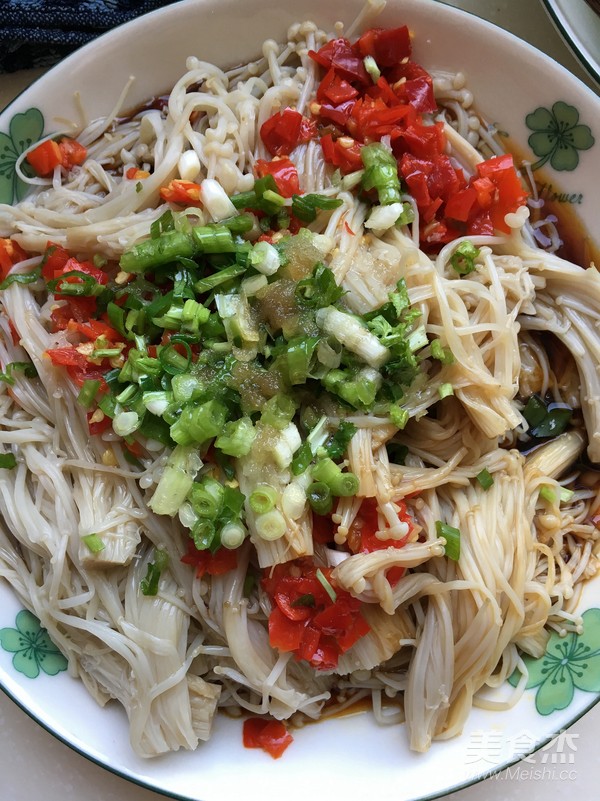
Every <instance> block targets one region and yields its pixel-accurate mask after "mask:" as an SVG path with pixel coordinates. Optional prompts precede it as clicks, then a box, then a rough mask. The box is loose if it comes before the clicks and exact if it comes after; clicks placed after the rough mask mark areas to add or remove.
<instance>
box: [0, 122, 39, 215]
mask: <svg viewBox="0 0 600 801" xmlns="http://www.w3.org/2000/svg"><path fill="white" fill-rule="evenodd" d="M43 134H44V116H43V114H42V112H41V111H40V110H39V109H37V108H30V109H27V111H25V112H23V113H22V114H15V115H14V117H13V118H12V119H11V121H10V124H9V127H8V133H2V132H1V131H0V203H14V202H17V201H19V200H23V198H24V197H25V195H26V194H27V192H28V191H29V186H28V185H27V184H26V183H25V182H24V181H22V180H21V178H19V176H18V175H17V170H16V162H17V160H18V158H19V156H20V155H21V153H23V152H24V151H25V150H27V148H29V147H31V145H33V144H34V143H35V142H37V141H39V140H40V139H41V138H42V136H43ZM21 170H22V171H23V172H24V173H25V174H26V175H33V172H32V171H31V169H30V167H29V165H28V164H27V163H26V162H23V164H22V165H21Z"/></svg>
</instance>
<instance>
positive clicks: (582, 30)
mask: <svg viewBox="0 0 600 801" xmlns="http://www.w3.org/2000/svg"><path fill="white" fill-rule="evenodd" d="M542 2H543V3H544V5H545V7H546V11H547V12H548V14H549V15H550V19H551V20H552V21H553V22H554V24H555V25H556V27H557V28H558V31H559V33H560V34H562V36H563V37H564V38H565V40H566V42H567V44H568V45H569V46H570V48H571V50H572V51H573V52H574V54H575V56H576V57H577V58H578V59H579V60H580V61H581V63H582V64H583V66H584V67H585V68H586V69H587V71H588V72H589V73H590V75H591V76H592V78H593V79H594V80H595V81H597V82H598V84H600V15H598V14H595V13H594V12H593V11H592V9H591V8H590V7H589V6H588V4H587V3H586V2H585V0H542Z"/></svg>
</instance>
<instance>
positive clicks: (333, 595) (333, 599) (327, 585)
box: [315, 567, 337, 603]
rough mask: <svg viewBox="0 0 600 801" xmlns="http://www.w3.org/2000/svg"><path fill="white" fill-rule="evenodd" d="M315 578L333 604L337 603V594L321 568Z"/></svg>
mask: <svg viewBox="0 0 600 801" xmlns="http://www.w3.org/2000/svg"><path fill="white" fill-rule="evenodd" d="M315 576H316V578H317V581H318V582H319V584H320V585H321V586H322V587H323V589H324V590H325V592H326V593H327V595H329V597H330V599H331V602H332V603H335V602H336V601H337V593H336V591H335V590H334V589H333V587H332V586H331V583H330V582H329V580H328V579H327V577H326V576H325V574H324V573H323V571H322V570H321V568H320V567H318V568H317V572H316V573H315Z"/></svg>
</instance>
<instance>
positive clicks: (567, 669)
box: [0, 0, 600, 801]
mask: <svg viewBox="0 0 600 801" xmlns="http://www.w3.org/2000/svg"><path fill="white" fill-rule="evenodd" d="M361 6H362V0H334V1H333V2H328V3H323V2H322V0H297V1H296V2H294V3H292V2H289V3H286V4H285V5H284V4H281V3H279V4H270V7H269V9H268V11H267V10H266V5H265V3H264V0H245V1H244V2H243V3H242V2H239V0H190V2H184V3H178V4H175V5H173V6H170V7H168V8H166V9H163V10H161V11H158V12H155V13H153V14H151V15H149V16H148V17H145V18H141V19H139V20H137V21H135V22H133V23H130V24H129V25H127V26H125V27H123V28H120V29H117V30H115V31H113V32H111V33H109V34H107V35H105V36H104V37H102V38H101V39H99V40H97V41H96V42H94V43H93V44H91V45H89V46H87V47H85V48H83V49H82V50H80V51H78V52H77V53H75V54H74V55H72V56H71V57H69V58H68V59H66V60H65V61H64V62H62V63H61V64H59V65H58V66H56V67H55V68H54V69H53V70H51V71H50V72H49V73H48V74H47V75H45V76H44V77H43V78H41V79H40V80H39V81H38V82H37V83H36V84H34V85H33V86H32V87H31V88H30V89H28V90H27V91H26V92H24V93H23V94H22V95H21V96H19V97H18V98H17V100H15V101H14V103H13V104H12V105H11V106H10V107H9V108H8V109H6V110H5V112H4V113H3V114H2V115H0V132H4V133H5V134H9V133H12V134H13V138H14V139H15V141H18V140H19V139H22V140H25V139H27V136H28V135H31V136H40V135H41V130H39V120H40V117H39V114H38V113H37V112H30V111H29V110H30V109H32V108H33V109H38V111H39V112H40V113H41V115H42V117H43V121H44V131H45V132H48V131H51V130H53V129H55V128H57V127H58V122H57V120H58V119H59V118H63V119H64V118H65V117H66V118H71V119H79V115H78V110H77V105H76V103H75V101H74V92H75V90H79V92H80V96H81V98H82V101H83V105H84V107H85V109H86V112H87V114H88V115H89V117H96V116H99V115H101V114H104V113H106V112H108V111H109V110H110V108H111V107H112V105H113V104H114V101H115V98H116V97H117V96H118V95H119V93H120V92H121V90H122V88H123V85H124V84H125V82H126V80H127V78H128V76H129V75H130V74H133V75H135V76H136V82H135V84H134V87H133V90H132V92H131V93H130V96H129V98H128V103H127V104H128V106H130V107H133V106H135V105H136V103H138V102H141V101H143V100H144V99H146V98H148V97H150V96H151V95H155V94H157V93H161V92H165V91H166V90H168V88H169V87H170V86H171V85H172V84H173V83H174V82H175V80H176V79H177V78H178V77H179V75H180V74H181V73H182V72H183V70H184V65H185V58H186V56H188V55H191V54H193V55H198V56H200V57H202V58H203V59H205V60H209V61H215V62H217V63H220V64H222V65H229V64H232V63H237V62H243V61H244V60H246V59H250V58H252V57H253V56H254V55H255V54H256V52H257V51H258V47H259V44H260V43H261V42H262V41H263V39H265V38H268V37H273V38H281V37H282V36H283V35H284V34H285V30H286V27H287V25H288V24H289V23H291V22H292V21H295V20H296V19H297V18H298V17H300V18H301V19H304V18H312V19H315V20H316V21H317V22H318V23H319V24H320V25H321V26H323V27H325V28H327V29H331V27H332V23H333V22H334V21H335V20H336V19H338V18H340V17H342V18H344V19H345V20H346V21H349V20H351V19H352V18H353V17H354V14H355V12H356V11H357V10H358V9H359V8H360V7H361ZM404 23H407V24H409V25H410V27H411V28H412V29H413V30H414V32H415V39H414V48H415V58H416V60H417V61H419V62H421V63H423V64H424V65H425V66H429V67H436V68H446V69H451V70H458V69H460V70H463V71H464V72H466V74H467V75H468V79H469V85H470V87H471V88H472V90H473V91H474V93H475V96H476V97H477V99H478V104H479V108H480V109H481V111H482V112H483V113H484V115H485V116H487V118H488V119H490V120H491V121H494V122H496V123H498V125H499V127H500V128H501V129H502V130H503V131H506V132H508V134H509V135H510V137H511V141H512V142H513V143H515V144H516V145H517V146H518V147H519V149H520V152H521V153H522V154H523V155H524V156H526V157H527V158H528V159H529V160H530V161H531V162H534V163H537V164H538V165H539V164H540V163H541V162H542V161H543V162H544V164H543V166H542V165H540V166H538V167H537V169H536V176H539V184H540V189H541V191H542V194H544V196H546V197H552V196H553V195H557V197H556V198H555V199H556V200H557V201H558V202H559V203H560V204H562V206H563V207H565V208H568V209H569V211H574V212H576V216H577V218H578V219H579V221H581V223H583V225H584V226H586V227H587V229H588V230H590V231H592V230H594V229H595V230H597V209H598V207H599V206H600V186H599V185H598V183H597V181H596V180H595V174H596V172H597V159H598V152H599V149H600V143H598V139H599V137H600V122H599V120H600V100H599V99H598V98H597V97H596V96H595V95H594V94H593V93H592V92H590V91H589V90H588V89H587V88H586V87H585V86H584V85H583V84H581V83H580V82H579V81H577V80H576V79H575V78H574V77H573V76H572V75H570V74H569V73H567V72H566V71H565V70H564V69H562V68H560V67H557V66H556V64H555V63H554V62H552V61H551V60H550V59H549V58H547V57H546V56H544V55H543V54H541V53H539V52H538V51H536V50H535V49H533V48H531V47H529V46H528V45H526V44H524V43H523V42H522V41H521V40H519V39H517V38H515V37H513V36H511V35H510V34H507V33H506V32H504V31H501V30H500V29H498V28H496V27H494V26H492V25H489V24H488V23H485V22H484V21H482V20H480V19H478V18H476V17H474V16H470V15H468V14H466V13H464V12H461V11H458V10H456V9H453V8H450V7H447V6H444V5H441V4H434V3H432V2H429V1H428V0H395V1H393V2H389V4H388V7H387V9H386V11H385V13H384V15H383V16H382V17H381V18H380V20H379V22H378V24H381V25H383V26H385V25H388V26H391V25H399V24H404ZM157 54H159V56H160V57H157ZM481 65H485V69H482V68H481ZM536 112H537V113H536ZM27 113H28V116H26V117H23V116H17V115H23V114H27ZM36 120H37V121H38V122H37V128H38V130H37V133H36ZM565 122H568V123H569V125H570V126H571V131H570V135H571V138H570V139H569V142H567V145H568V147H567V148H566V151H565V148H564V147H563V148H561V147H559V146H560V145H565V142H566V140H565V139H564V136H562V138H561V137H559V138H557V135H556V132H557V131H558V130H560V125H561V123H562V124H564V123H565ZM528 123H529V127H528ZM28 125H30V126H31V127H30V128H29V134H28V130H26V129H27V126H28ZM581 126H585V127H588V128H591V129H592V134H593V135H594V136H595V138H596V140H597V142H596V143H595V144H594V145H593V146H592V147H589V136H588V135H587V134H586V133H585V132H584V133H582V131H583V130H584V129H583V128H582V127H581ZM563 127H564V125H563ZM536 130H537V133H538V136H537V137H536V138H534V140H532V146H534V147H535V148H536V149H537V150H538V151H539V152H537V153H535V152H532V151H531V150H530V148H529V145H528V138H529V136H530V135H532V133H533V132H534V131H536ZM588 133H589V132H588ZM540 134H541V140H542V149H541V148H540ZM584 140H585V141H587V144H588V147H587V148H586V149H584V148H583V146H582V144H583V142H584ZM6 143H7V140H6V138H2V135H1V134H0V153H1V152H2V148H3V147H5V146H6ZM544 143H545V146H544ZM578 145H579V147H578ZM9 151H10V148H9V150H8V151H7V150H6V149H5V150H4V151H3V152H4V153H7V152H9ZM565 152H566V153H567V154H568V155H570V156H571V158H570V159H569V158H567V159H565ZM573 156H576V158H573ZM575 162H577V163H575ZM3 188H4V191H7V190H6V181H5V183H4V185H3ZM559 188H560V191H559ZM1 190H2V185H0V191H1ZM588 244H590V245H591V244H592V241H591V240H589V241H588ZM595 244H596V246H597V245H598V242H597V241H596V243H595ZM597 608H600V581H595V582H593V583H591V584H589V585H588V586H587V587H586V590H585V593H584V597H583V600H582V604H581V611H584V610H593V609H597ZM20 610H21V605H20V604H19V602H18V600H17V599H16V598H15V596H14V595H13V594H12V592H11V591H10V590H9V588H8V587H7V586H6V585H4V584H2V585H0V629H3V630H4V632H3V636H4V641H5V643H8V644H9V645H10V644H11V643H12V644H13V647H14V643H15V642H16V638H17V637H19V636H20V635H19V628H20V629H25V628H26V627H27V626H26V624H28V620H27V617H26V616H21V617H19V618H18V622H17V615H18V614H19V612H20ZM599 618H600V611H599V612H593V611H590V612H589V613H588V614H587V615H586V619H587V622H588V624H589V625H588V626H587V628H586V635H585V642H583V641H577V640H576V638H575V637H574V636H572V637H571V636H570V637H569V638H567V640H564V641H561V642H560V643H557V642H555V641H554V640H553V641H552V643H551V646H550V650H549V656H548V657H547V658H546V660H545V665H544V667H546V668H550V673H543V674H542V673H541V671H540V668H541V667H542V666H541V663H540V664H538V666H537V668H538V669H537V672H535V670H534V674H535V675H536V676H537V678H538V679H539V681H540V682H541V683H540V685H539V686H536V687H533V688H532V689H531V690H528V691H527V692H526V694H525V697H524V698H523V699H522V700H521V701H520V702H519V704H518V705H517V706H516V707H515V708H513V709H512V710H510V711H508V712H503V713H490V712H484V711H481V710H476V711H475V712H473V714H472V715H471V717H470V718H469V720H468V723H467V726H466V728H465V731H464V733H463V735H462V736H460V737H458V738H456V739H454V740H451V741H449V742H439V743H436V744H434V746H433V747H432V749H431V750H430V751H429V752H428V753H427V754H414V753H411V752H409V751H408V749H407V743H406V734H405V731H404V729H403V727H394V728H380V727H378V726H377V725H376V724H375V723H374V722H373V720H372V719H371V717H370V716H369V715H366V714H363V715H357V716H354V717H348V718H344V719H337V720H333V721H328V722H324V723H320V724H318V725H315V726H309V727H307V728H305V729H303V730H300V731H297V732H295V734H294V737H295V740H294V743H293V746H292V747H290V748H289V749H288V750H287V751H286V753H285V755H284V757H283V758H282V759H280V760H278V761H273V760H272V759H271V758H270V757H269V756H267V755H266V754H263V753H261V752H258V751H254V750H252V751H248V750H244V748H243V747H242V744H241V726H240V724H239V723H238V722H236V721H233V720H229V719H227V718H219V719H218V721H217V723H216V726H215V732H214V737H213V738H212V739H211V741H210V742H209V743H208V744H206V745H202V746H201V747H200V748H199V749H198V750H197V751H196V752H194V753H187V752H186V753H178V754H172V755H169V756H167V757H163V758H160V759H156V760H153V761H144V760H141V759H139V758H137V757H135V756H134V755H133V753H132V751H131V749H130V747H129V742H128V730H127V723H126V718H125V715H124V713H123V712H122V711H121V710H120V709H119V708H118V707H117V706H116V705H115V706H108V707H107V708H105V709H100V708H99V707H97V706H96V705H95V703H94V702H93V701H92V700H91V699H90V697H89V696H88V695H87V693H86V692H85V690H84V688H83V686H82V684H81V683H80V682H77V681H75V680H73V679H71V678H70V677H69V676H67V674H66V673H65V672H64V671H59V672H58V673H56V675H48V673H47V672H45V669H46V670H49V671H50V673H52V672H55V671H56V670H57V669H58V668H60V667H61V665H60V663H59V661H57V657H56V656H53V657H50V658H48V657H47V658H46V660H45V661H44V662H42V664H41V668H42V669H41V671H40V672H39V675H38V676H37V678H35V679H32V678H29V677H28V676H27V675H25V674H23V673H22V672H19V671H17V670H15V667H14V665H13V658H14V653H12V652H9V651H7V650H4V649H0V683H1V684H2V686H3V688H4V689H5V690H6V692H7V693H8V694H9V695H10V696H11V697H12V698H14V700H15V701H16V702H17V703H19V704H20V705H21V706H22V707H23V708H24V709H25V710H27V711H28V712H29V713H30V714H31V715H32V716H33V717H34V718H35V719H37V720H38V721H39V722H40V723H41V724H42V725H43V726H45V727H46V728H47V729H48V730H49V731H51V732H52V733H53V734H55V735H56V736H57V737H59V738H60V739H62V740H63V741H65V742H66V743H68V744H69V745H71V746H72V747H73V748H75V749H77V750H78V751H80V752H81V753H83V754H84V755H86V756H87V757H89V758H90V759H92V760H94V761H96V762H98V763H99V764H101V765H104V766H106V767H108V768H110V769H111V770H113V771H115V772H117V773H118V774H120V775H122V776H124V777H126V778H129V779H132V780H133V781H136V782H138V783H140V784H143V785H146V786H148V787H150V788H153V789H157V790H160V791H163V792H165V793H169V794H171V795H173V796H175V797H178V798H182V799H191V800H193V801H216V800H217V799H221V798H223V797H231V798H233V797H248V794H249V789H250V788H256V793H254V792H252V791H250V796H251V797H254V796H255V795H257V794H258V793H260V798H261V800H262V801H274V799H276V798H277V799H278V798H280V797H281V795H282V792H283V793H285V795H286V797H288V798H289V797H294V798H295V797H300V796H303V797H306V793H307V792H314V791H315V790H318V792H319V794H322V795H324V796H325V797H333V798H345V799H347V801H358V799H363V798H365V797H371V796H373V795H375V794H376V796H377V798H378V799H381V801H384V800H385V799H390V801H392V799H393V801H409V799H424V798H431V797H434V796H436V795H439V794H442V793H444V792H450V791H451V790H454V789H457V788H459V787H462V786H465V785H467V784H470V783H472V782H475V781H477V780H479V779H481V778H483V777H485V776H487V775H489V774H490V773H491V772H494V771H497V770H499V769H500V768H501V767H504V766H506V765H509V764H511V763H513V762H515V761H516V760H517V759H518V758H519V757H520V756H522V755H523V754H525V753H528V752H530V751H531V750H533V749H535V748H538V747H540V746H543V745H544V744H545V743H547V742H548V741H550V740H551V739H552V738H553V737H554V735H555V734H556V733H557V732H559V731H560V730H562V729H564V728H565V727H567V726H568V725H570V724H571V723H573V722H574V721H575V720H576V719H577V718H578V717H579V716H580V715H582V714H583V713H584V712H585V711H586V710H587V709H589V708H590V707H591V706H592V705H593V704H594V703H595V702H596V701H597V700H598V697H599V693H600V619H599ZM29 623H30V621H29ZM7 629H13V633H12V634H6V633H5V632H6V630H7ZM29 631H30V633H29V635H28V636H29V638H30V640H31V638H35V636H36V632H35V631H31V627H30V626H29ZM32 644H33V647H32V648H31V649H29V650H28V642H27V637H25V639H23V650H22V653H21V655H20V656H19V657H18V658H17V665H18V666H20V667H21V668H22V669H23V667H24V665H25V664H29V665H30V669H29V670H28V672H29V673H30V674H31V673H34V672H35V669H34V670H31V666H34V665H35V663H36V651H35V649H36V647H37V648H38V649H39V646H40V640H39V639H37V640H35V642H33V643H32ZM586 644H587V645H588V646H589V649H590V650H588V651H585V654H584V655H585V658H586V659H585V660H582V659H580V658H579V656H580V655H581V648H582V647H584V646H585V645H586ZM565 646H569V647H570V650H567V652H566V654H563V652H562V651H561V650H560V649H561V648H564V647H565ZM37 656H38V657H39V656H40V651H39V650H38V651H37ZM28 657H30V658H29V659H28ZM584 666H585V667H584ZM44 668H45V669H44ZM26 670H27V669H26ZM582 676H583V677H584V678H582ZM553 677H558V679H559V681H558V682H556V683H555V684H553V683H552V678H553ZM578 687H583V689H578ZM536 703H537V707H536ZM552 707H556V708H555V709H554V711H552Z"/></svg>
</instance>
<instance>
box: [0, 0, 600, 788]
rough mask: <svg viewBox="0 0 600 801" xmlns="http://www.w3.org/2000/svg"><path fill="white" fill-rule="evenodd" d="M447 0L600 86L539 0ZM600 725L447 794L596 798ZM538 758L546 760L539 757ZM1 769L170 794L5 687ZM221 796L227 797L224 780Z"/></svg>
mask: <svg viewBox="0 0 600 801" xmlns="http://www.w3.org/2000/svg"><path fill="white" fill-rule="evenodd" d="M448 4H449V5H453V6H457V7H459V8H463V9H465V10H467V11H470V12H473V13H476V14H478V15H479V16H481V17H484V18H486V19H488V20H490V21H491V22H494V23H495V24H497V25H500V26H501V27H504V28H506V29H508V30H510V31H512V32H513V33H515V34H517V35H518V36H520V37H521V38H523V39H525V40H526V41H528V42H530V43H531V44H533V45H534V46H535V47H538V48H539V49H540V50H543V51H544V52H546V53H548V54H550V55H551V56H552V57H553V58H554V59H555V60H556V61H559V62H561V63H562V64H563V65H564V66H565V67H566V68H567V69H569V70H570V71H571V72H573V73H574V74H575V75H576V76H577V77H578V78H580V79H581V80H583V81H584V82H585V83H587V84H588V86H590V87H591V88H592V89H595V90H596V91H598V87H597V86H596V85H595V84H594V83H593V82H592V80H591V79H590V78H589V77H588V75H587V73H586V72H585V71H584V69H583V68H582V67H581V66H580V64H579V62H578V61H577V60H576V59H575V58H574V56H573V55H572V54H571V52H570V51H569V50H568V49H567V47H566V46H565V45H564V44H563V42H562V40H561V38H560V36H559V35H558V33H557V32H556V30H555V29H554V27H553V25H552V24H551V22H550V20H549V18H548V16H547V15H546V12H545V10H544V9H543V7H542V4H541V3H540V2H539V0H460V1H455V2H449V3H448ZM42 72H43V70H26V71H23V72H18V73H14V74H12V75H0V109H1V108H3V107H4V106H5V105H6V104H7V103H8V102H10V100H11V99H12V98H13V97H15V95H17V94H18V93H19V92H20V91H21V90H22V89H24V88H25V87H27V86H28V85H29V84H30V83H31V82H32V81H33V80H35V78H37V77H38V76H39V75H40V74H41V73H42ZM598 730H600V704H597V705H596V706H595V707H594V708H593V709H592V710H591V711H590V712H588V713H587V714H586V715H585V716H584V717H583V718H582V719H581V720H579V721H578V722H577V723H575V724H574V725H573V726H572V727H571V729H570V733H571V734H573V735H575V738H576V739H574V740H573V742H574V743H576V746H577V751H576V753H574V754H573V757H574V761H573V763H572V764H570V765H569V766H568V767H569V770H568V771H558V772H557V771H549V770H546V771H544V770H542V769H543V768H544V765H543V764H531V763H529V762H528V763H522V765H521V766H520V767H519V766H517V768H516V769H515V768H512V769H509V770H508V771H504V772H502V773H500V774H499V775H498V776H496V777H494V778H491V779H487V780H486V781H484V782H481V783H480V784H477V785H475V786H473V787H469V788H467V789H464V790H461V791H459V792H456V793H452V794H451V795H449V796H446V798H447V799H448V800H449V801H450V800H451V801H504V799H505V798H506V797H507V796H510V797H511V799H513V801H547V799H548V798H550V797H551V798H552V799H553V801H563V800H564V801H566V799H567V798H571V797H573V796H578V797H579V798H582V799H585V800H586V801H587V799H591V798H594V797H596V796H597V764H598V763H597V760H598V755H597V749H596V742H595V736H597V735H596V732H597V731H598ZM532 759H534V760H536V758H535V757H533V758H532ZM537 762H538V763H540V762H541V760H540V759H539V758H538V759H537ZM535 768H537V771H536V770H535ZM0 776H1V779H0V787H1V790H0V797H1V799H2V801H30V800H31V799H33V798H36V797H38V796H39V795H40V793H41V792H43V798H44V801H81V800H82V799H85V801H117V799H123V798H124V797H126V798H127V799H128V801H158V800H159V799H160V798H164V796H161V795H159V794H157V793H154V792H152V791H150V790H146V789H144V788H141V787H138V786H136V785H133V784H131V783H129V782H127V781H125V780H124V779H122V778H120V777H118V776H115V775H113V774H112V773H110V772H108V771H107V770H105V769H104V768H101V767H98V766H97V765H95V764H93V763H92V762H90V761H88V760H87V759H85V758H84V757H82V756H80V755H79V754H77V753H75V752H74V751H72V750H71V749H70V748H68V747H67V746H66V745H64V744H63V743H61V742H59V741H58V740H56V739H55V738H54V737H53V736H52V735H51V734H49V733H48V732H46V731H45V730H44V729H42V728H41V727H40V726H39V725H38V724H37V723H35V722H34V721H33V720H31V719H30V718H29V717H28V716H27V715H26V714H25V713H24V712H23V711H22V710H21V709H19V707H17V706H16V704H14V703H13V702H12V701H11V700H10V699H9V698H8V697H7V696H5V695H4V694H3V693H0ZM561 776H562V777H561ZM224 778H225V777H224ZM303 794H304V793H303ZM286 798H287V799H288V801H293V799H294V798H295V795H294V793H293V790H290V791H288V792H286ZM223 801H228V796H227V785H226V782H225V783H224V786H223Z"/></svg>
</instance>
